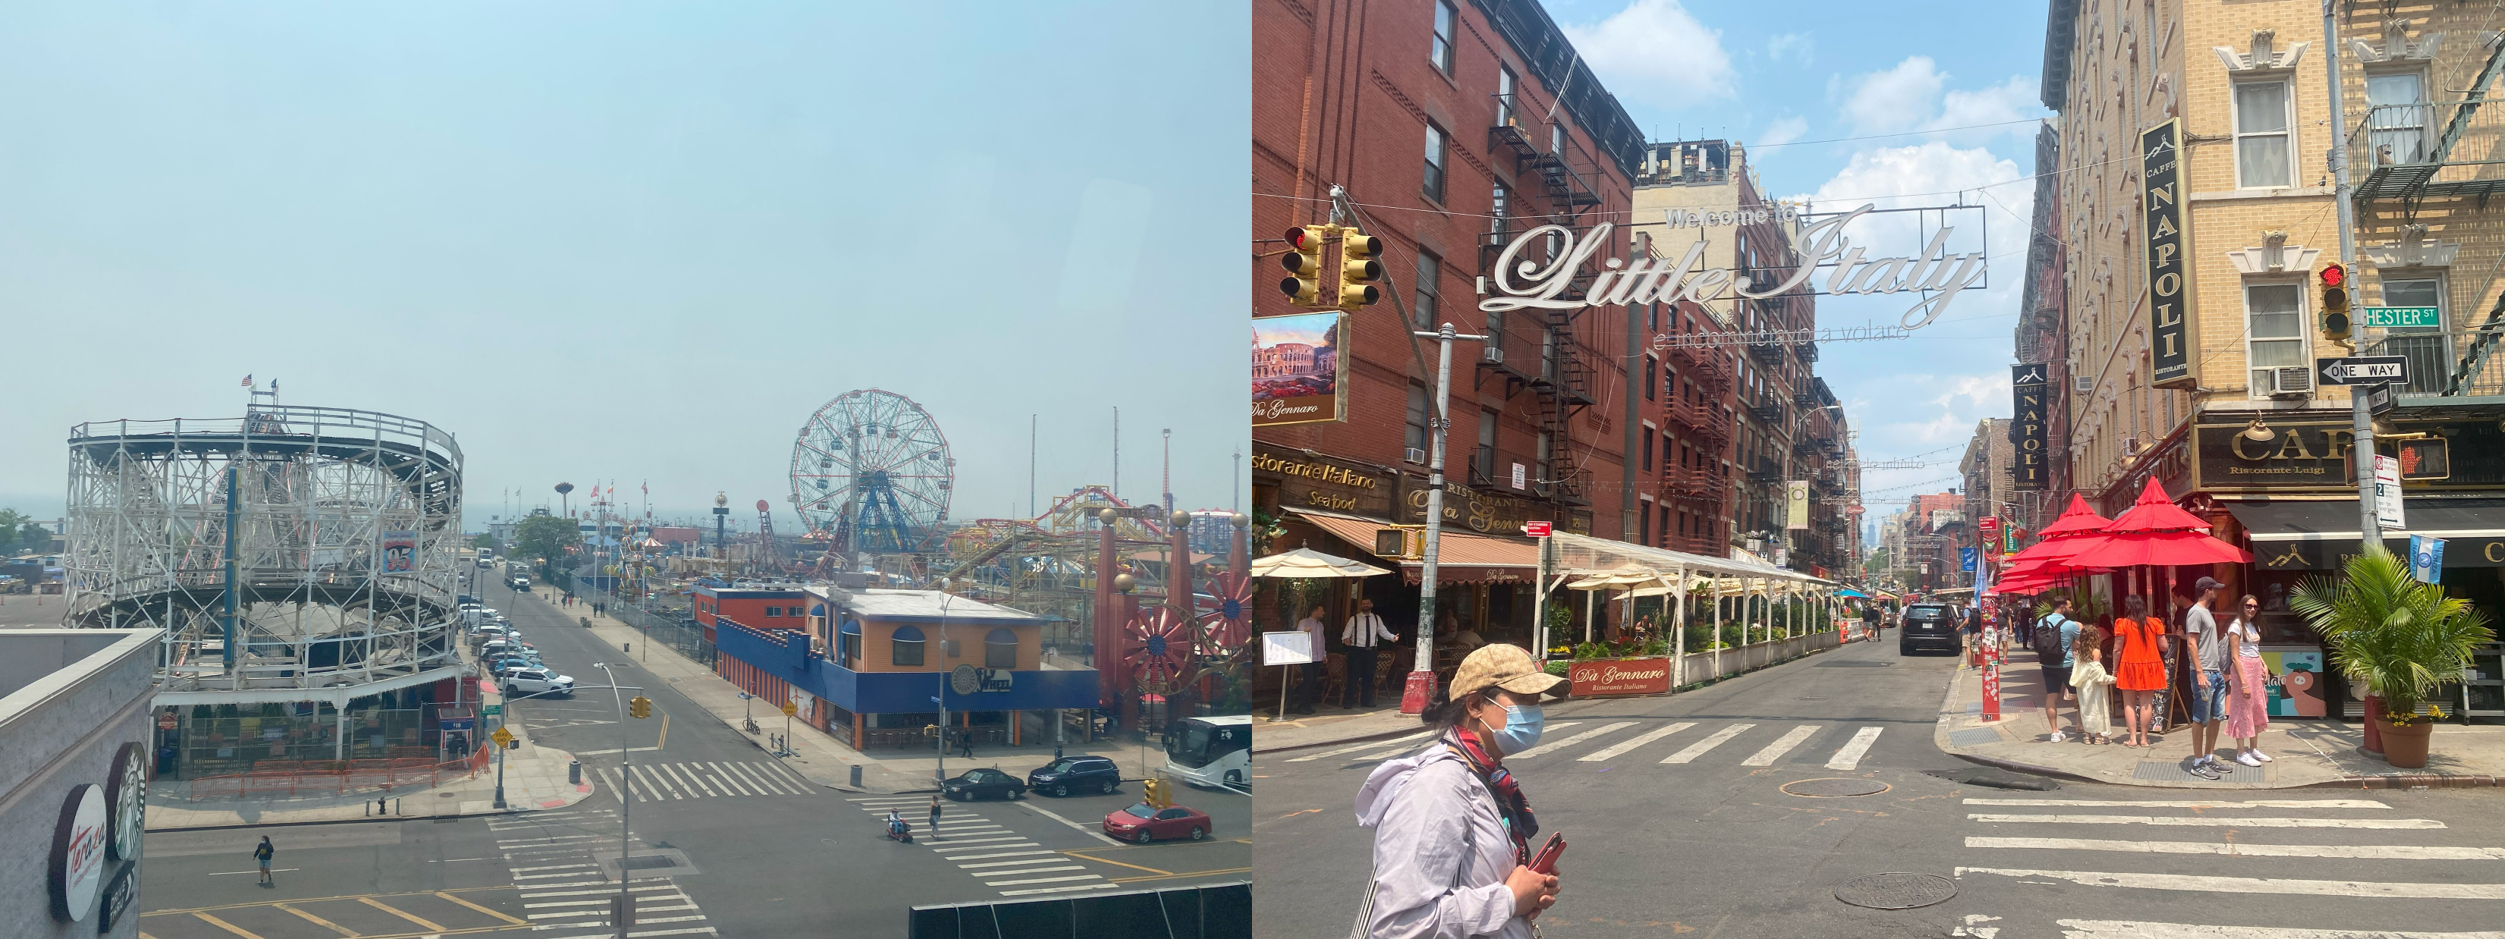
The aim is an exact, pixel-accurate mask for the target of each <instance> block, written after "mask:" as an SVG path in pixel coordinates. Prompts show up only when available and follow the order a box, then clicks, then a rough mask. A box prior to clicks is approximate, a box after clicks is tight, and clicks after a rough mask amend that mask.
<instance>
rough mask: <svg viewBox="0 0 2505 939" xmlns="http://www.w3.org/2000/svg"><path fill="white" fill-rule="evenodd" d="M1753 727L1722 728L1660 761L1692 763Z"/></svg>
mask: <svg viewBox="0 0 2505 939" xmlns="http://www.w3.org/2000/svg"><path fill="white" fill-rule="evenodd" d="M1755 726H1757V725H1755V724H1733V725H1731V726H1729V727H1725V728H1722V729H1721V730H1717V731H1714V732H1713V736H1710V737H1707V738H1705V739H1703V740H1699V741H1696V742H1695V743H1692V744H1689V745H1688V747H1687V749H1685V750H1681V751H1679V752H1677V753H1673V754H1670V755H1669V756H1668V757H1665V758H1663V759H1662V762H1664V763H1688V762H1693V761H1695V759H1696V758H1697V757H1700V756H1704V755H1705V751H1707V750H1711V749H1713V748H1715V747H1719V746H1721V745H1722V744H1723V742H1724V741H1727V740H1730V739H1731V738H1733V737H1737V736H1739V735H1740V734H1742V733H1744V732H1746V731H1747V730H1748V729H1749V728H1751V727H1755Z"/></svg>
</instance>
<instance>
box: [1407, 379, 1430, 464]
mask: <svg viewBox="0 0 2505 939" xmlns="http://www.w3.org/2000/svg"><path fill="white" fill-rule="evenodd" d="M1404 440H1405V445H1406V446H1408V447H1409V449H1412V450H1417V451H1421V452H1423V451H1425V450H1426V386H1425V385H1421V384H1417V383H1415V382H1412V383H1410V385H1409V434H1408V436H1407V437H1406V438H1404Z"/></svg>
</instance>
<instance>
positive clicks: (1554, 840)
mask: <svg viewBox="0 0 2505 939" xmlns="http://www.w3.org/2000/svg"><path fill="white" fill-rule="evenodd" d="M1565 853H1566V836H1565V835H1562V834H1552V835H1549V836H1548V843H1546V844H1543V845H1540V852H1539V853H1538V854H1536V855H1533V856H1532V857H1531V865H1530V867H1531V869H1532V870H1535V871H1538V872H1540V873H1543V874H1555V873H1557V859H1558V858H1559V857H1561V856H1564V854H1565Z"/></svg>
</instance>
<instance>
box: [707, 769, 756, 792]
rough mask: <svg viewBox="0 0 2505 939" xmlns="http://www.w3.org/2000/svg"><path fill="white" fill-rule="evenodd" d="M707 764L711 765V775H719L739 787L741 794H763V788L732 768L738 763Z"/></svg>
mask: <svg viewBox="0 0 2505 939" xmlns="http://www.w3.org/2000/svg"><path fill="white" fill-rule="evenodd" d="M709 765H711V766H712V767H713V775H715V776H718V777H721V778H722V780H723V781H724V782H726V783H729V784H731V785H733V786H737V787H739V791H740V794H741V795H753V796H761V795H764V794H765V790H764V789H761V788H758V787H757V786H756V785H755V784H753V783H751V782H750V781H749V780H748V779H747V777H746V776H745V775H744V774H742V773H740V772H738V771H736V770H734V769H733V768H732V767H735V766H738V765H739V764H737V763H713V764H709Z"/></svg>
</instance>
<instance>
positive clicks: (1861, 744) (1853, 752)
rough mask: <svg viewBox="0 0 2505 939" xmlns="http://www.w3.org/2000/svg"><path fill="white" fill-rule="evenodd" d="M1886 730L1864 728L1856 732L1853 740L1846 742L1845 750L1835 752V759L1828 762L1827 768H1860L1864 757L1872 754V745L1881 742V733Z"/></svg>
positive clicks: (1881, 728) (1883, 728) (1882, 728)
mask: <svg viewBox="0 0 2505 939" xmlns="http://www.w3.org/2000/svg"><path fill="white" fill-rule="evenodd" d="M1886 729H1887V728H1885V727H1864V728H1862V729H1860V730H1856V731H1854V732H1853V739H1852V740H1850V741H1848V742H1846V743H1845V744H1844V748H1843V749H1841V750H1837V751H1835V756H1834V758H1832V759H1829V760H1827V768H1828V769H1853V768H1855V767H1858V766H1860V765H1861V758H1862V755H1863V754H1866V753H1869V752H1870V745H1871V744H1874V743H1877V742H1879V733H1880V732H1881V731H1884V730H1886Z"/></svg>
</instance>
